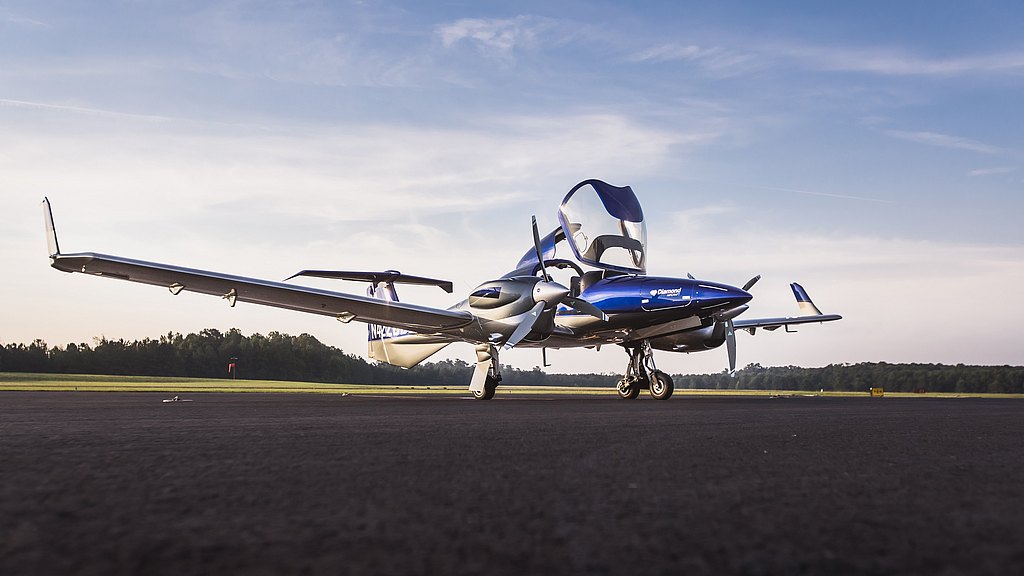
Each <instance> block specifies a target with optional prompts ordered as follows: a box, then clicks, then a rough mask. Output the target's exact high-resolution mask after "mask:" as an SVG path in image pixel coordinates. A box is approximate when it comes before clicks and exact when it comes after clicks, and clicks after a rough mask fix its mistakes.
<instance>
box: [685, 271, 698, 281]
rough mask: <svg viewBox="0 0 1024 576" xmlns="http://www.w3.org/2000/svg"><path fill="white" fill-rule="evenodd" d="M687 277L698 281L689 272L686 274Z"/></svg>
mask: <svg viewBox="0 0 1024 576" xmlns="http://www.w3.org/2000/svg"><path fill="white" fill-rule="evenodd" d="M686 277H687V278H689V279H690V280H696V278H694V277H693V274H690V273H689V272H687V273H686Z"/></svg>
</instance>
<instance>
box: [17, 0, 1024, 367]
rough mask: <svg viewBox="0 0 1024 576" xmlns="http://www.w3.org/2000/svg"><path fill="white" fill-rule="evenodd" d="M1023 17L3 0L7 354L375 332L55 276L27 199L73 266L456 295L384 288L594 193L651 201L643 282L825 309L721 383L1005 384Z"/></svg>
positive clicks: (824, 8) (507, 356) (522, 247)
mask: <svg viewBox="0 0 1024 576" xmlns="http://www.w3.org/2000/svg"><path fill="white" fill-rule="evenodd" d="M1022 29H1024V6H1022V5H1021V4H1020V3H1019V2H1013V1H1006V2H1001V1H978V2H943V1H906V2H872V1H865V2H844V3H839V2H809V1H808V2H772V3H765V2H707V1H703V2H676V1H672V2H613V1H607V2H579V1H573V0H569V1H565V2H532V1H517V2H384V1H372V0H365V1H354V2H307V1H302V0H295V1H290V2H262V1H242V0H236V1H225V2H187V1H179V2H159V1H144V0H137V1H127V0H122V1H104V0H98V1H96V2H88V3H84V2H74V1H66V2H64V1H51V2H38V1H4V0H0V268H2V269H3V270H4V271H5V273H4V279H3V282H2V283H0V343H14V342H30V341H32V340H33V339H36V338H42V339H43V340H45V341H47V342H48V343H50V344H51V345H53V344H59V345H63V344H66V343H68V342H87V343H89V342H92V341H93V338H95V337H98V336H105V337H107V338H114V339H117V338H126V339H136V338H145V337H157V336H159V335H160V334H165V333H167V332H169V331H174V332H181V333H188V332H194V331H198V330H200V329H202V328H207V327H212V328H218V329H221V330H227V329H228V328H231V327H237V328H239V329H240V330H242V331H243V332H244V333H246V334H251V333H254V332H259V333H263V334H266V333H267V332H270V331H274V330H276V331H280V332H285V333H290V334H300V333H304V332H306V333H310V334H313V335H314V336H316V337H317V338H318V339H320V340H321V341H323V342H325V343H327V344H330V345H334V346H338V347H341V348H342V349H344V350H345V351H346V352H350V353H354V354H359V355H362V354H364V353H365V348H366V344H365V330H364V327H363V326H362V325H357V324H352V325H341V324H339V323H338V322H336V321H334V320H332V319H330V318H326V317H320V316H313V315H305V314H299V313H294V312H288V311H283V310H275V309H270V308H262V307H258V306H253V305H246V304H239V305H238V306H237V307H236V308H229V307H228V306H227V304H226V303H225V302H224V301H222V300H219V299H216V298H210V297H207V296H200V295H195V294H188V293H183V294H182V295H180V296H177V297H172V296H171V295H170V294H168V293H167V291H161V290H158V289H155V288H152V287H147V286H143V285H139V284H132V283H127V282H113V281H106V280H99V279H95V278H90V277H87V276H84V275H78V274H63V273H60V272H58V271H56V270H53V269H51V268H49V267H48V260H47V258H46V248H45V246H46V242H45V237H44V234H43V228H42V222H41V220H42V218H41V214H40V202H41V200H42V198H43V197H44V196H48V197H49V198H50V200H51V202H52V203H53V210H54V216H55V220H56V226H57V231H58V234H59V238H60V243H61V248H62V250H63V251H64V252H82V251H91V252H101V253H106V254H117V255H121V256H126V257H131V258H137V259H142V260H150V261H155V262H163V263H169V264H177V265H182V266H188V267H193V268H200V269H207V270H216V271H221V272H228V273H234V274H239V275H244V276H250V277H256V278H266V279H272V280H280V279H283V278H285V277H287V276H290V275H291V274H292V273H294V272H296V271H298V270H300V269H305V268H333V269H357V270H358V269H364V270H378V269H398V270H401V271H403V272H405V273H409V274H415V275H422V276H433V277H439V278H447V279H450V280H453V281H454V282H455V290H456V293H455V294H454V295H448V294H445V293H443V292H441V291H440V290H437V289H436V288H429V287H401V289H400V296H401V297H402V299H403V300H406V301H410V302H416V303H421V304H425V305H430V306H438V307H447V306H449V305H451V304H453V303H454V302H455V301H457V300H459V299H461V298H463V297H465V295H466V294H468V293H469V292H470V291H471V290H472V289H473V288H474V287H475V286H476V285H477V284H479V283H481V282H483V281H486V280H488V279H493V278H497V277H500V276H501V275H503V274H504V273H506V272H508V271H510V270H511V269H513V268H514V266H515V263H516V262H517V261H518V259H519V258H520V256H522V255H523V253H524V252H526V251H527V250H528V249H530V247H531V245H532V236H531V232H530V216H531V215H536V216H537V218H538V221H539V224H540V227H541V228H542V233H544V232H546V231H549V230H552V229H554V228H555V226H557V218H556V211H557V207H558V203H559V202H560V201H561V199H562V197H563V196H564V195H565V194H566V192H568V190H569V189H570V188H572V186H573V185H575V184H576V183H577V182H580V181H582V180H585V179H588V178H598V179H601V180H605V181H607V182H609V183H611V184H614V185H618V186H623V185H629V186H632V188H633V190H634V191H635V192H636V194H637V196H638V197H639V199H640V201H641V203H642V204H643V206H644V211H645V214H646V216H647V226H648V273H650V274H652V275H662V276H685V275H686V273H692V274H694V275H695V276H697V277H698V278H703V279H708V280H714V281H720V282H726V283H730V284H734V285H742V284H743V283H744V282H745V281H746V280H747V279H748V278H750V277H752V276H754V275H756V274H760V275H762V280H761V281H760V282H759V283H758V284H757V285H756V286H755V287H754V288H753V289H752V292H753V294H754V297H755V298H754V300H753V301H752V302H751V308H750V310H749V311H748V312H747V313H746V314H745V315H744V318H754V317H761V316H779V315H789V314H794V313H795V312H796V306H795V303H794V302H793V298H792V293H791V292H790V290H789V287H788V284H789V283H790V282H793V281H798V282H800V283H801V284H802V285H803V286H804V287H805V288H806V289H807V290H808V292H809V293H810V294H811V296H812V297H813V298H814V300H815V302H816V304H817V305H818V307H819V308H821V309H822V310H823V311H824V312H826V313H838V314H842V315H843V316H844V319H843V320H842V321H840V322H835V323H830V324H825V325H812V326H807V327H801V328H799V331H798V333H796V334H786V333H784V332H782V331H777V332H772V333H762V332H759V333H758V334H757V335H756V336H754V337H751V336H749V335H747V334H746V333H740V334H739V335H738V345H739V346H738V348H739V365H740V366H744V365H746V364H748V363H754V362H756V363H759V364H761V365H764V366H785V365H799V366H824V365H828V364H837V363H856V362H879V361H885V362H928V363H945V364H956V363H965V364H1013V365H1021V364H1024V346H1022V345H1021V338H1020V336H1019V334H1018V331H1019V327H1020V326H1021V325H1022V323H1024V304H1022V300H1021V298H1020V294H1021V292H1020V290H1021V288H1020V286H1021V285H1022V284H1024V233H1022V231H1021V223H1020V221H1021V214H1022V213H1024V141H1022V139H1021V134H1024V107H1022V106H1021V101H1022V95H1024V35H1021V34H1020V30H1022ZM560 255H561V256H565V255H566V254H560ZM309 284H311V285H317V286H321V287H327V288H331V289H336V290H342V291H349V292H354V293H362V291H363V290H364V287H363V286H361V285H358V284H350V283H341V282H337V281H329V280H309ZM434 358H435V359H442V358H460V359H463V360H466V361H473V360H474V355H473V351H472V348H471V347H470V346H469V345H453V346H450V347H449V348H447V349H446V350H445V351H444V352H443V353H441V354H440V355H438V356H435V357H434ZM548 358H549V361H550V362H551V363H552V364H553V366H551V367H550V368H548V370H549V371H553V372H576V371H587V372H591V371H597V372H621V371H622V370H623V368H624V367H625V362H626V355H625V354H623V353H622V352H621V350H618V349H608V348H605V349H604V350H602V351H600V352H595V351H592V350H557V351H550V352H549V354H548ZM502 361H503V362H504V363H507V364H511V365H513V366H517V367H521V368H531V367H533V366H535V365H537V364H539V363H540V361H541V359H540V352H539V351H537V350H513V351H511V352H508V353H504V354H503V355H502ZM657 361H658V365H659V367H661V368H662V369H665V370H667V371H670V372H673V373H705V372H718V371H721V370H722V369H724V368H725V367H726V364H727V360H726V352H725V350H724V348H719V349H717V350H712V351H707V352H702V353H699V354H689V355H685V354H670V353H661V354H659V355H658V356H657Z"/></svg>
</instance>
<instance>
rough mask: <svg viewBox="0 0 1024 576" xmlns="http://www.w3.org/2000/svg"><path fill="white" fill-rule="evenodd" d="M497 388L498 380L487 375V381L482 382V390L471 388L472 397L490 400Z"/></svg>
mask: <svg viewBox="0 0 1024 576" xmlns="http://www.w3.org/2000/svg"><path fill="white" fill-rule="evenodd" d="M497 389H498V381H497V380H495V379H493V378H491V377H490V376H488V377H487V381H486V382H484V389H483V390H480V391H477V390H473V398H476V399H477V400H490V399H491V398H494V392H495V391H496V390H497Z"/></svg>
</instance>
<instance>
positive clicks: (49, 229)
mask: <svg viewBox="0 0 1024 576" xmlns="http://www.w3.org/2000/svg"><path fill="white" fill-rule="evenodd" d="M43 224H44V225H45V226H46V248H47V249H48V250H49V256H50V257H51V258H52V257H54V256H60V245H58V244H57V230H56V229H54V227H53V210H51V209H50V199H49V198H46V197H45V196H44V197H43Z"/></svg>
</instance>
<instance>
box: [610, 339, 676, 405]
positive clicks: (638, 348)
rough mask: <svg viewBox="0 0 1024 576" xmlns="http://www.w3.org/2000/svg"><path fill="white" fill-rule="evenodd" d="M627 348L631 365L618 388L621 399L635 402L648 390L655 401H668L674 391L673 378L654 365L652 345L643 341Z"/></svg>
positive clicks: (627, 367) (628, 366)
mask: <svg viewBox="0 0 1024 576" xmlns="http://www.w3.org/2000/svg"><path fill="white" fill-rule="evenodd" d="M625 348H626V353H627V354H629V365H627V366H626V374H625V375H624V376H623V377H622V380H619V383H618V385H617V386H616V388H617V389H618V392H619V397H620V398H625V399H626V400H633V399H635V398H636V397H637V396H639V395H640V390H641V389H643V388H647V389H648V390H650V391H651V397H652V398H654V399H655V400H668V399H669V398H670V397H671V396H672V390H673V389H674V386H673V384H672V378H670V377H669V375H668V374H666V373H664V372H662V371H661V370H658V368H657V367H656V366H655V365H654V351H653V350H651V343H650V342H648V341H647V340H643V341H641V342H640V344H634V345H631V346H625Z"/></svg>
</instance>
